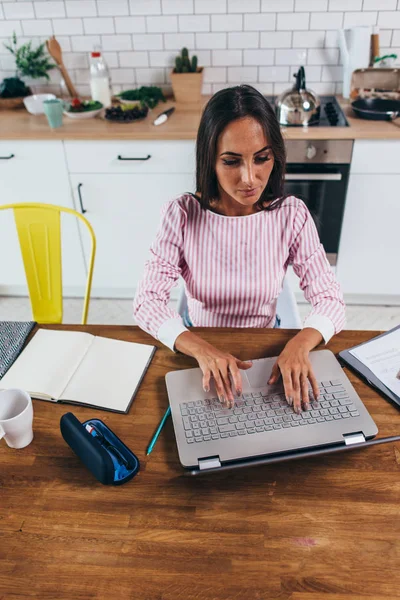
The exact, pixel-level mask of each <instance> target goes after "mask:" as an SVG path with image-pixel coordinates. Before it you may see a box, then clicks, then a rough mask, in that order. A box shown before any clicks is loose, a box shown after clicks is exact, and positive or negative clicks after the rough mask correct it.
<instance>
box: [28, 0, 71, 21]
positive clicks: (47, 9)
mask: <svg viewBox="0 0 400 600" xmlns="http://www.w3.org/2000/svg"><path fill="white" fill-rule="evenodd" d="M35 13H36V17H37V18H38V19H51V18H57V17H65V14H66V13H65V4H64V2H35Z"/></svg>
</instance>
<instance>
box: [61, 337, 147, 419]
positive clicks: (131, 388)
mask: <svg viewBox="0 0 400 600" xmlns="http://www.w3.org/2000/svg"><path fill="white" fill-rule="evenodd" d="M152 353H153V346H148V345H146V344H136V343H133V342H123V341H121V340H113V339H108V338H102V337H95V338H94V340H93V343H92V345H91V347H90V349H89V351H88V352H87V353H86V355H85V357H84V358H83V360H82V362H81V364H80V365H79V367H78V369H77V370H76V372H75V374H74V376H73V378H72V379H71V380H70V381H69V383H68V385H67V387H66V389H65V390H64V392H63V394H62V396H61V398H60V400H73V401H74V402H82V403H84V404H92V405H93V406H98V407H104V408H109V409H112V410H120V411H125V410H126V409H127V408H128V406H129V403H130V401H131V399H132V396H133V394H134V392H135V390H136V388H137V385H138V383H139V382H140V380H141V378H142V375H143V372H144V370H145V369H146V366H147V364H148V362H149V360H150V357H151V356H152Z"/></svg>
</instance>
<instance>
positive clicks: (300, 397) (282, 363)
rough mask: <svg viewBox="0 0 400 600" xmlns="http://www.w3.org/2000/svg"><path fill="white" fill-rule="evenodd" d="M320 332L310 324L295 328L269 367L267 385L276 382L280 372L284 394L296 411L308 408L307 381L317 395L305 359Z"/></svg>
mask: <svg viewBox="0 0 400 600" xmlns="http://www.w3.org/2000/svg"><path fill="white" fill-rule="evenodd" d="M322 339H323V338H322V335H321V334H320V332H319V331H317V330H316V329H313V328H312V327H306V328H305V329H302V330H301V331H299V333H298V334H297V335H295V336H294V338H292V339H291V340H290V341H289V342H288V343H287V344H286V346H285V348H284V349H283V351H282V352H281V354H280V355H279V356H278V359H277V361H276V363H275V364H274V366H273V368H272V373H271V377H270V378H269V380H268V383H269V384H273V383H276V382H277V381H278V379H279V377H280V375H282V380H283V386H284V388H285V397H286V400H287V402H288V404H289V405H290V406H293V408H294V411H295V412H296V413H297V414H300V413H301V409H302V404H303V408H304V410H310V398H309V388H308V381H310V383H311V389H312V392H313V396H314V398H315V399H316V400H318V397H319V389H318V383H317V380H316V378H315V375H314V372H313V370H312V366H311V363H310V359H309V352H310V350H312V349H313V348H315V347H316V346H318V344H320V343H321V342H322Z"/></svg>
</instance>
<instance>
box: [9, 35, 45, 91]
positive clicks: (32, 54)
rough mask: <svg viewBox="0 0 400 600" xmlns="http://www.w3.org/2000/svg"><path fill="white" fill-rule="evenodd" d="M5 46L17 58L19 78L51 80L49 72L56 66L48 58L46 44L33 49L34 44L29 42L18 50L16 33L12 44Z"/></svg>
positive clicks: (17, 74)
mask: <svg viewBox="0 0 400 600" xmlns="http://www.w3.org/2000/svg"><path fill="white" fill-rule="evenodd" d="M4 46H5V47H6V48H7V50H9V51H10V52H11V54H12V55H13V56H15V64H16V67H17V72H16V77H17V78H20V77H31V78H32V79H39V77H45V78H46V79H47V80H49V79H50V77H49V74H48V71H50V70H51V69H54V67H55V66H56V65H54V64H53V63H51V62H50V60H49V58H48V56H46V53H45V50H44V47H45V45H44V43H43V44H39V46H38V47H37V48H32V42H27V43H26V44H23V45H22V46H20V47H19V48H17V36H16V34H15V32H14V34H13V37H12V42H11V44H10V45H7V44H4Z"/></svg>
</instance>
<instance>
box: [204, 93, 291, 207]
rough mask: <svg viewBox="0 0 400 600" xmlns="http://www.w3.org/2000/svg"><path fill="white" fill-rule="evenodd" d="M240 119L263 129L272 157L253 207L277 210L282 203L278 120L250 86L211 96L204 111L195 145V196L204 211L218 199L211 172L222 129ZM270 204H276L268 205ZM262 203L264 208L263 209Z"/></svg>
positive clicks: (282, 145)
mask: <svg viewBox="0 0 400 600" xmlns="http://www.w3.org/2000/svg"><path fill="white" fill-rule="evenodd" d="M242 117H252V118H253V119H256V120H257V121H258V122H259V123H260V125H261V127H262V128H263V129H264V132H265V136H266V138H267V139H268V143H269V144H270V145H271V150H272V154H273V156H274V166H273V169H272V172H271V175H270V178H269V180H268V184H267V186H266V187H265V189H264V190H263V192H262V194H261V196H260V198H259V200H258V201H257V202H256V206H257V207H258V208H259V209H264V210H272V209H275V208H278V207H279V206H280V205H281V204H282V202H283V199H284V195H283V185H284V181H285V168H286V150H285V143H284V141H283V138H282V134H281V130H280V127H279V123H278V120H277V118H276V115H275V112H274V109H273V108H272V106H271V105H270V103H269V102H268V100H267V99H266V98H265V97H264V96H263V95H262V94H261V93H260V92H259V91H258V90H256V89H255V88H254V87H252V86H251V85H237V86H234V87H230V88H225V89H223V90H220V91H219V92H217V93H216V94H214V95H213V96H212V97H211V98H210V100H209V101H208V103H207V105H206V106H205V108H204V111H203V114H202V117H201V120H200V125H199V129H198V132H197V141H196V191H197V192H200V193H201V198H199V197H198V196H196V197H197V198H198V200H199V202H200V204H201V205H202V206H203V208H208V207H209V206H210V202H211V201H212V200H217V199H218V197H219V190H218V179H217V174H216V172H215V164H216V154H217V142H218V138H219V136H220V134H221V133H222V132H223V130H224V129H225V127H226V126H227V125H228V124H229V123H231V122H232V121H236V120H237V119H241V118H242ZM271 200H277V201H276V202H273V203H271V202H270V201H271ZM266 202H268V205H267V206H266V205H265V204H266Z"/></svg>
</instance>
